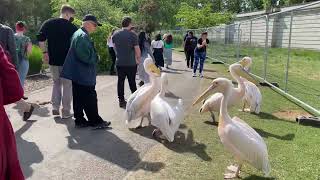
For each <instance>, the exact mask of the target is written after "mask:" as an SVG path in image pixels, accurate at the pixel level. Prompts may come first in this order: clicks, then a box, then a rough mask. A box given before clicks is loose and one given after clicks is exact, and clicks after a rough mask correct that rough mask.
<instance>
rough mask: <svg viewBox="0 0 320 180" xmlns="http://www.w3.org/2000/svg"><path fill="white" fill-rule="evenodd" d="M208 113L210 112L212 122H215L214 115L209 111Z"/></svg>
mask: <svg viewBox="0 0 320 180" xmlns="http://www.w3.org/2000/svg"><path fill="white" fill-rule="evenodd" d="M210 113H211V118H212V122H216V117H215V116H214V114H213V112H212V111H210Z"/></svg>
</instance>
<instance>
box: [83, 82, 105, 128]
mask: <svg viewBox="0 0 320 180" xmlns="http://www.w3.org/2000/svg"><path fill="white" fill-rule="evenodd" d="M82 88H83V89H84V92H85V96H84V97H85V99H86V103H85V104H84V112H85V113H86V115H87V117H88V121H89V124H90V125H94V124H97V123H100V122H101V121H102V118H101V117H100V116H99V113H98V100H97V92H96V90H95V86H82Z"/></svg>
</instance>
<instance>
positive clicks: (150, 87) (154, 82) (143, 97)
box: [126, 57, 160, 127]
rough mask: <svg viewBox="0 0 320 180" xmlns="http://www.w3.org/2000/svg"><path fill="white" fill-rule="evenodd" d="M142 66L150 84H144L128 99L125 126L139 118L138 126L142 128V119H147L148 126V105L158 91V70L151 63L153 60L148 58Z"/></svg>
mask: <svg viewBox="0 0 320 180" xmlns="http://www.w3.org/2000/svg"><path fill="white" fill-rule="evenodd" d="M143 66H144V68H145V71H146V73H148V75H149V76H150V83H147V84H144V85H143V86H141V87H140V88H139V89H138V90H137V91H135V92H134V93H133V94H131V96H130V97H129V99H128V102H127V106H126V114H127V118H128V119H127V121H126V122H127V124H128V123H130V122H131V121H132V120H135V119H137V118H141V122H140V125H139V126H138V127H141V126H142V122H143V118H144V117H148V120H149V124H150V115H149V113H150V103H151V101H152V99H153V98H154V97H155V96H156V95H157V94H158V93H159V91H160V80H159V77H160V70H159V69H158V68H157V67H156V65H155V64H154V63H153V60H152V59H151V58H150V57H148V58H147V59H146V60H145V61H144V63H143Z"/></svg>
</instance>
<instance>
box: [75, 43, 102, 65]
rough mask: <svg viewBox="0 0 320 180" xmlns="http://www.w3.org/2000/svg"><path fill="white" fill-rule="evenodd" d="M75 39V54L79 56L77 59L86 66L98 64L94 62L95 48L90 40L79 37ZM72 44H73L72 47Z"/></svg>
mask: <svg viewBox="0 0 320 180" xmlns="http://www.w3.org/2000/svg"><path fill="white" fill-rule="evenodd" d="M77 38H78V39H75V41H76V42H75V47H74V48H75V53H76V54H77V59H78V60H80V61H81V62H83V63H86V64H96V61H93V60H92V56H94V54H93V53H94V51H93V49H92V48H93V47H92V46H91V45H90V42H89V39H86V37H77ZM70 48H73V47H72V44H71V47H70Z"/></svg>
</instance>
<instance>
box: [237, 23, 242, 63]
mask: <svg viewBox="0 0 320 180" xmlns="http://www.w3.org/2000/svg"><path fill="white" fill-rule="evenodd" d="M240 26H241V23H239V24H238V46H237V60H236V62H237V61H239V60H240V40H241V39H240V35H241V32H240Z"/></svg>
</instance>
